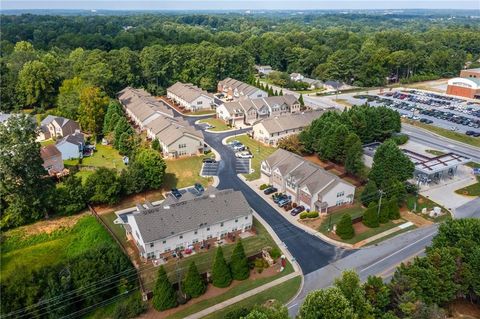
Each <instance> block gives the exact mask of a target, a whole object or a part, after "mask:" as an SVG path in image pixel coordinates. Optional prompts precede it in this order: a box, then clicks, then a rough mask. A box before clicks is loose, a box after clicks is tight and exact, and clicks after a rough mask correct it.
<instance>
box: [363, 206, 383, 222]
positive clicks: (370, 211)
mask: <svg viewBox="0 0 480 319" xmlns="http://www.w3.org/2000/svg"><path fill="white" fill-rule="evenodd" d="M362 222H363V224H364V225H365V226H367V227H370V228H376V227H378V225H379V222H380V221H379V217H378V206H377V205H376V204H375V202H370V204H369V205H368V208H367V210H366V211H365V213H363V219H362Z"/></svg>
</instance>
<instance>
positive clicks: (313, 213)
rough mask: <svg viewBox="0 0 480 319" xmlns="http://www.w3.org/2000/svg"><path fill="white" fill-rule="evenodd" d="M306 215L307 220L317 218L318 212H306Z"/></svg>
mask: <svg viewBox="0 0 480 319" xmlns="http://www.w3.org/2000/svg"><path fill="white" fill-rule="evenodd" d="M307 214H308V215H307V216H308V218H317V217H318V216H319V214H318V212H315V211H313V212H308V213H307Z"/></svg>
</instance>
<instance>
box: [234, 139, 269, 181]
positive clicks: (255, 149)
mask: <svg viewBox="0 0 480 319" xmlns="http://www.w3.org/2000/svg"><path fill="white" fill-rule="evenodd" d="M233 140H237V141H239V142H240V143H242V144H243V145H245V146H247V147H248V148H249V149H250V151H251V152H252V154H253V158H252V161H251V163H252V164H251V166H252V168H253V169H254V172H253V173H251V174H245V177H246V178H247V180H249V181H253V180H255V179H259V178H260V164H261V163H262V161H263V160H264V159H266V158H267V157H269V156H270V155H271V154H272V153H273V152H275V151H276V150H277V149H276V148H275V147H271V146H267V145H265V144H262V143H260V142H258V141H256V140H254V139H252V138H250V137H249V136H247V135H239V136H236V137H231V138H229V139H228V140H227V142H230V141H233Z"/></svg>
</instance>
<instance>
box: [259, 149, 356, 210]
mask: <svg viewBox="0 0 480 319" xmlns="http://www.w3.org/2000/svg"><path fill="white" fill-rule="evenodd" d="M261 178H262V179H263V181H265V182H266V183H268V184H270V185H273V186H274V187H276V188H277V189H278V191H279V192H282V193H286V194H287V195H290V196H291V197H292V201H293V202H296V203H297V204H298V205H304V206H305V208H306V209H310V210H315V211H318V212H320V213H327V212H328V209H329V208H332V207H335V206H340V205H344V204H349V203H352V202H353V198H354V196H355V186H353V185H352V184H350V183H348V182H346V181H344V180H342V179H341V178H340V177H338V176H337V175H334V174H332V173H330V172H327V171H326V170H324V169H323V168H322V167H320V166H319V165H317V164H314V163H312V162H310V161H308V160H306V159H304V158H302V157H301V156H299V155H296V154H294V153H291V152H288V151H285V150H283V149H278V150H276V151H275V152H274V153H273V154H272V155H270V156H269V157H268V158H266V159H265V160H264V161H263V162H262V164H261Z"/></svg>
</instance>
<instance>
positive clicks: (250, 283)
mask: <svg viewBox="0 0 480 319" xmlns="http://www.w3.org/2000/svg"><path fill="white" fill-rule="evenodd" d="M291 272H293V267H292V265H291V264H290V263H288V264H287V267H286V268H285V270H284V271H283V272H281V273H277V274H275V275H274V276H271V277H265V278H260V279H256V280H248V279H247V280H245V281H242V282H241V283H240V284H239V285H237V286H235V287H233V288H231V289H229V290H228V291H226V292H225V293H224V294H222V295H220V296H216V297H213V298H210V299H207V300H203V301H200V302H198V303H196V304H193V305H191V306H190V307H188V308H186V309H184V310H182V311H179V312H177V313H175V314H173V315H171V316H169V317H168V319H181V318H185V317H186V316H189V315H191V314H194V313H196V312H199V311H201V310H203V309H206V308H209V307H211V306H214V305H216V304H218V303H220V302H222V301H225V300H227V299H230V298H233V297H235V296H238V295H240V294H242V293H244V292H247V291H249V290H251V289H254V288H256V287H259V286H262V285H264V284H266V283H269V282H271V281H273V280H275V279H278V278H280V277H282V276H285V275H287V274H289V273H291ZM296 278H298V277H296ZM293 279H295V278H292V279H291V280H293ZM297 280H298V279H297ZM289 288H291V286H290V285H289ZM294 288H295V287H294ZM271 289H272V290H274V289H278V287H274V288H271ZM284 289H285V287H283V289H282V291H283V292H285V290H284ZM297 290H298V288H297ZM295 292H296V291H295ZM276 295H277V296H278V294H276ZM292 295H293V294H292ZM258 296H260V298H265V297H266V295H264V294H259V295H257V296H255V297H253V298H254V299H255V298H257V297H258ZM249 299H251V298H249ZM247 300H248V299H247ZM258 300H260V299H258ZM216 318H218V317H216ZM220 318H223V317H220Z"/></svg>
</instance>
